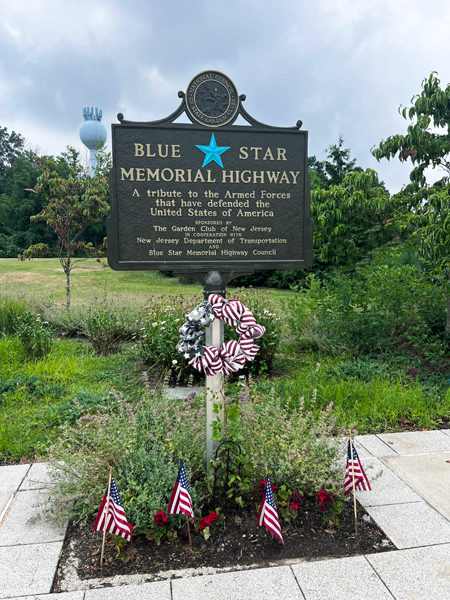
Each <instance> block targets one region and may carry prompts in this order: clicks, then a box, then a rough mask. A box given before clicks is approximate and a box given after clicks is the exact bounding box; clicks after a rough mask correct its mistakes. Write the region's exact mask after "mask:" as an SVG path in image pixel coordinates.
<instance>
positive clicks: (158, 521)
mask: <svg viewBox="0 0 450 600" xmlns="http://www.w3.org/2000/svg"><path fill="white" fill-rule="evenodd" d="M153 521H154V523H155V525H157V526H158V527H163V526H164V525H165V524H166V523H167V517H166V513H165V512H164V511H163V510H159V511H158V512H157V513H156V515H155V516H154V518H153Z"/></svg>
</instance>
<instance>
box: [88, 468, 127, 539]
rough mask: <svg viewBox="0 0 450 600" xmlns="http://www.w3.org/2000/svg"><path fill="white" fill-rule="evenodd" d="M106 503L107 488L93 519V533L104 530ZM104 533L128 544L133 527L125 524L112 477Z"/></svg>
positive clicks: (123, 512) (124, 517) (125, 520)
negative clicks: (121, 538)
mask: <svg viewBox="0 0 450 600" xmlns="http://www.w3.org/2000/svg"><path fill="white" fill-rule="evenodd" d="M107 502H108V486H107V487H106V492H105V495H104V496H103V500H102V503H101V504H100V509H99V511H98V514H97V518H96V519H95V525H94V529H95V531H103V530H104V528H105V513H106V504H107ZM106 531H107V532H108V533H112V534H113V535H120V536H121V537H123V538H125V539H126V540H127V541H128V542H131V532H132V531H133V525H130V524H129V523H128V522H127V518H126V516H125V511H124V510H123V506H122V502H121V501H120V496H119V492H118V491H117V487H116V482H115V481H114V477H111V494H110V497H109V506H108V515H107V517H106Z"/></svg>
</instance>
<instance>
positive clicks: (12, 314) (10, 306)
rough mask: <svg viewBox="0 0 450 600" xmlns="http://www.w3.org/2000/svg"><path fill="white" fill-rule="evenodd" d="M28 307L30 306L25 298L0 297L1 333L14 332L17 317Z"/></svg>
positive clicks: (10, 333)
mask: <svg viewBox="0 0 450 600" xmlns="http://www.w3.org/2000/svg"><path fill="white" fill-rule="evenodd" d="M27 309H28V306H27V304H26V302H24V301H23V300H15V299H13V298H7V297H6V298H2V299H0V334H2V335H12V334H14V332H15V328H16V321H17V318H18V317H19V316H20V315H22V314H23V313H24V312H25V311H26V310H27Z"/></svg>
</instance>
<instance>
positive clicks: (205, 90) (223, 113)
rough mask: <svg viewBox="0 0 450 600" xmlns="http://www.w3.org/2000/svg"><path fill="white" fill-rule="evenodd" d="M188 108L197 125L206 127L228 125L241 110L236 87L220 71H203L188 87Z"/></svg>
mask: <svg viewBox="0 0 450 600" xmlns="http://www.w3.org/2000/svg"><path fill="white" fill-rule="evenodd" d="M186 107H187V110H188V112H189V114H190V116H191V117H192V118H193V119H194V120H195V121H197V123H201V124H202V125H206V127H221V126H222V125H226V124H227V123H230V122H231V121H233V120H234V119H235V117H236V115H237V112H238V109H239V96H238V93H237V89H236V86H235V85H234V83H233V82H232V81H231V79H228V77H227V76H226V75H224V74H223V73H220V72H219V71H203V72H202V73H199V74H198V75H196V77H194V79H193V80H192V81H191V83H190V84H189V85H188V88H187V92H186Z"/></svg>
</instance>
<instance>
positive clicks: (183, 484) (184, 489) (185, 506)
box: [167, 458, 194, 520]
mask: <svg viewBox="0 0 450 600" xmlns="http://www.w3.org/2000/svg"><path fill="white" fill-rule="evenodd" d="M167 513H168V514H169V515H179V514H180V513H184V514H185V515H188V517H191V519H192V520H194V511H193V510H192V499H191V490H190V488H189V481H188V478H187V475H186V469H185V468H184V463H183V459H182V458H180V470H179V471H178V477H177V480H176V481H175V485H174V486H173V491H172V496H171V497H170V502H169V508H168V509H167Z"/></svg>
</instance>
